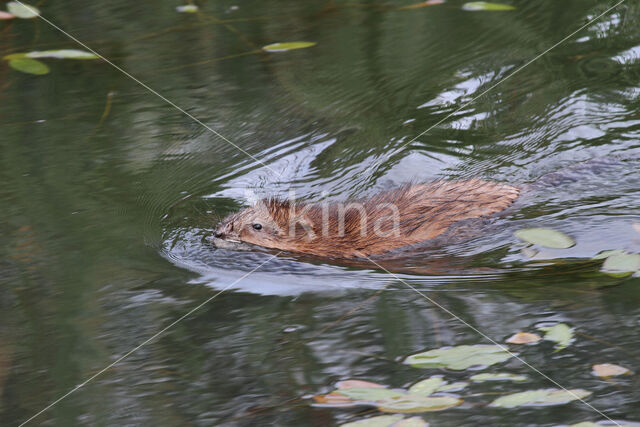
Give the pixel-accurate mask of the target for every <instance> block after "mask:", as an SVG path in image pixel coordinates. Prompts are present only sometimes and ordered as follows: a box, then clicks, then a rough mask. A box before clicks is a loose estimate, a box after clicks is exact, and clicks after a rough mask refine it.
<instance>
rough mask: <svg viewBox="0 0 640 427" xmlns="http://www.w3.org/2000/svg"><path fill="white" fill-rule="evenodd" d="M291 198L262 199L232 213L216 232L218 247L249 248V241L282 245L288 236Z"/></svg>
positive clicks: (259, 244)
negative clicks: (289, 199) (253, 204)
mask: <svg viewBox="0 0 640 427" xmlns="http://www.w3.org/2000/svg"><path fill="white" fill-rule="evenodd" d="M288 218H289V202H283V201H279V200H262V201H260V202H258V203H257V204H256V205H255V206H253V207H250V208H247V209H244V210H242V211H240V212H238V213H235V214H232V215H229V216H228V217H226V218H225V219H223V220H222V221H221V222H220V224H219V225H218V227H217V228H216V230H215V232H214V239H213V243H214V244H215V245H216V246H217V247H221V248H229V249H246V248H248V246H247V244H252V245H257V246H262V247H266V248H282V243H283V242H284V241H286V240H287V231H288Z"/></svg>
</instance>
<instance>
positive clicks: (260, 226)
mask: <svg viewBox="0 0 640 427" xmlns="http://www.w3.org/2000/svg"><path fill="white" fill-rule="evenodd" d="M253 229H254V230H258V231H260V230H262V224H258V223H256V224H253Z"/></svg>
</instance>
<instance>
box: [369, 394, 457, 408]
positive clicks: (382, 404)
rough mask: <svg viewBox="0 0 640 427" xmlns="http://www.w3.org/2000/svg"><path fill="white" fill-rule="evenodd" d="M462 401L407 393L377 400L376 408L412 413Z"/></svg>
mask: <svg viewBox="0 0 640 427" xmlns="http://www.w3.org/2000/svg"><path fill="white" fill-rule="evenodd" d="M461 403H462V400H461V399H458V398H457V397H451V396H438V397H427V396H419V395H417V394H407V395H404V396H401V397H393V398H389V399H384V400H381V401H379V402H378V410H380V411H382V412H396V413H413V412H429V411H441V410H443V409H448V408H451V407H454V406H458V405H460V404H461Z"/></svg>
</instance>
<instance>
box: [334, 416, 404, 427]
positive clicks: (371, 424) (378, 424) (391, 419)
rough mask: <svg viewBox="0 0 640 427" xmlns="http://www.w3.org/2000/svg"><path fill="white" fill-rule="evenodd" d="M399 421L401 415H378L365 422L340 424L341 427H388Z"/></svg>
mask: <svg viewBox="0 0 640 427" xmlns="http://www.w3.org/2000/svg"><path fill="white" fill-rule="evenodd" d="M400 420H402V415H379V416H377V417H371V418H367V419H366V420H360V421H354V422H352V423H346V424H342V426H341V427H388V426H390V425H391V424H394V423H396V422H398V421H400Z"/></svg>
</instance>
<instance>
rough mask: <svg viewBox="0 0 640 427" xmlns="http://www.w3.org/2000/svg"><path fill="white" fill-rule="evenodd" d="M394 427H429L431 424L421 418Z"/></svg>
mask: <svg viewBox="0 0 640 427" xmlns="http://www.w3.org/2000/svg"><path fill="white" fill-rule="evenodd" d="M393 427H429V423H428V422H426V421H425V420H423V419H422V418H420V417H411V418H405V419H404V420H402V421H398V422H397V423H395V424H394V425H393Z"/></svg>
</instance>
